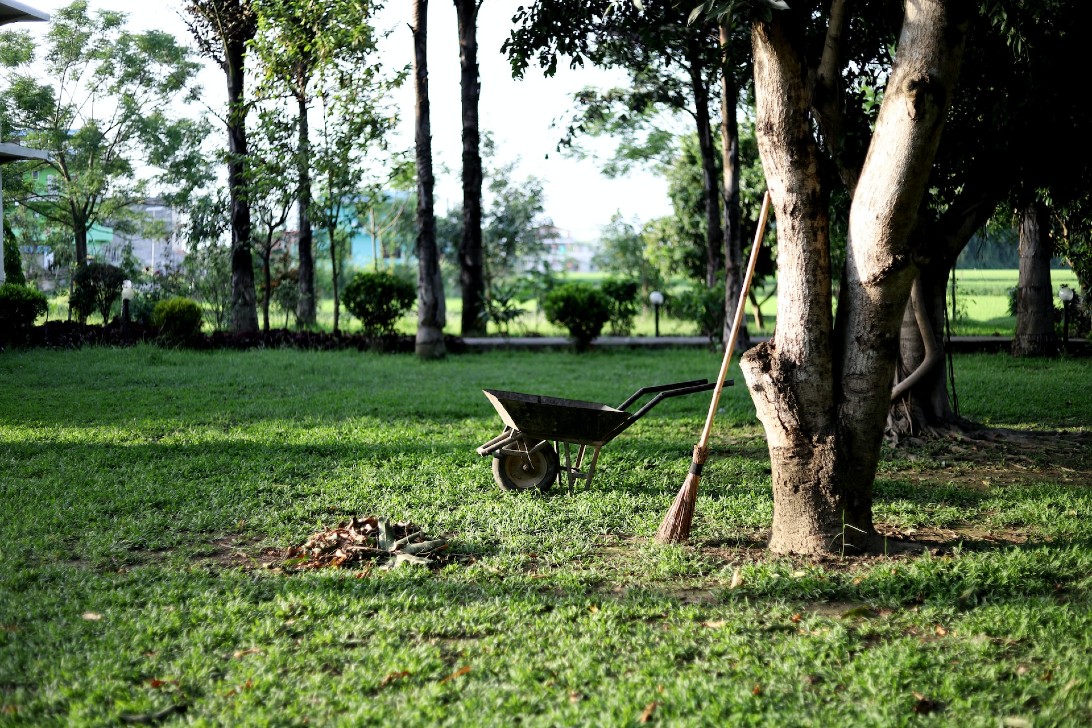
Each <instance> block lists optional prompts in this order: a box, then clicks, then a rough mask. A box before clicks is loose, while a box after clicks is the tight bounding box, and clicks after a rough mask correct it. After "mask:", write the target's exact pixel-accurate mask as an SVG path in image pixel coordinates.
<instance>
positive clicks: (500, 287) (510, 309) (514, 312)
mask: <svg viewBox="0 0 1092 728" xmlns="http://www.w3.org/2000/svg"><path fill="white" fill-rule="evenodd" d="M519 298H520V293H519V290H518V287H517V286H515V285H505V284H503V283H493V284H492V285H491V286H489V290H488V291H487V292H486V296H485V310H483V311H482V319H483V320H484V321H485V323H487V324H489V323H492V324H493V325H495V326H496V327H497V330H498V331H499V332H500V333H501V334H502V335H504V336H508V329H509V327H510V326H511V325H512V322H513V321H515V320H516V319H518V318H520V317H522V316H523V315H524V314H526V313H527V309H525V308H523V307H521V306H520V305H519Z"/></svg>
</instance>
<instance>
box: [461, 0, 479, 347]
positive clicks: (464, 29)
mask: <svg viewBox="0 0 1092 728" xmlns="http://www.w3.org/2000/svg"><path fill="white" fill-rule="evenodd" d="M478 2H479V0H455V12H456V14H457V15H458V19H459V63H460V66H461V69H462V110H463V236H462V239H461V240H460V242H459V280H460V282H461V283H462V289H463V315H462V334H463V336H477V335H481V334H484V333H485V322H484V320H483V318H482V313H483V312H484V310H485V274H484V270H483V261H482V156H481V134H480V130H479V128H478V98H479V96H480V95H481V81H480V79H479V77H478V37H477V29H478Z"/></svg>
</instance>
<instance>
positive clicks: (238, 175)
mask: <svg viewBox="0 0 1092 728" xmlns="http://www.w3.org/2000/svg"><path fill="white" fill-rule="evenodd" d="M225 45H226V47H225V48H224V51H225V53H224V56H225V58H224V60H225V67H226V72H227V85H228V115H227V131H228V190H229V192H230V194H231V330H232V331H233V332H234V333H237V334H251V333H254V332H256V331H257V330H258V310H257V301H256V298H257V296H256V293H255V290H254V256H253V253H252V247H251V240H250V235H251V224H250V199H249V195H248V193H247V180H246V164H247V153H248V149H247V139H246V115H247V105H246V99H245V97H244V87H243V84H244V82H245V78H246V73H245V71H244V68H245V66H244V64H245V58H246V40H244V39H242V38H238V37H232V38H231V39H230V40H229V41H228V42H227V43H226V44H225Z"/></svg>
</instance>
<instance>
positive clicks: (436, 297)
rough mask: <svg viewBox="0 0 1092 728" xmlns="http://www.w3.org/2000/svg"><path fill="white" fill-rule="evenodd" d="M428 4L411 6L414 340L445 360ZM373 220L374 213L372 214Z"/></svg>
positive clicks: (425, 354) (417, 1) (425, 352)
mask: <svg viewBox="0 0 1092 728" xmlns="http://www.w3.org/2000/svg"><path fill="white" fill-rule="evenodd" d="M427 50H428V0H414V3H413V80H414V91H415V92H416V99H417V104H416V107H415V109H414V110H415V121H416V126H415V141H416V149H417V340H416V344H415V346H414V349H415V351H416V352H417V356H419V357H420V358H422V359H438V358H440V357H442V356H444V354H445V353H446V352H445V349H444V321H445V319H446V318H447V312H446V311H445V302H444V279H443V276H442V275H441V274H440V255H439V252H438V250H437V248H436V215H435V212H434V208H435V205H434V202H433V187H434V185H435V178H434V177H433V173H432V121H431V117H430V111H429V98H428V54H427ZM373 219H374V213H373Z"/></svg>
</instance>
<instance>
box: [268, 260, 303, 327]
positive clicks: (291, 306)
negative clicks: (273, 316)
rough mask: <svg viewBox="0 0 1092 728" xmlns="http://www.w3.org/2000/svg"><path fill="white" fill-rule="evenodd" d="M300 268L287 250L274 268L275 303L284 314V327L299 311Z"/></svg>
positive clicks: (272, 285)
mask: <svg viewBox="0 0 1092 728" xmlns="http://www.w3.org/2000/svg"><path fill="white" fill-rule="evenodd" d="M299 275H300V270H299V268H298V267H296V266H295V261H294V260H293V259H292V255H291V253H289V252H288V251H287V250H286V251H284V254H283V255H281V256H279V257H278V258H277V259H276V261H275V263H274V268H273V276H272V284H271V286H270V288H271V289H272V297H273V304H274V305H275V306H276V307H277V308H278V309H279V310H280V312H281V313H283V314H284V327H285V328H288V319H289V317H290V316H294V315H296V313H297V310H298V307H299V302H300V287H299Z"/></svg>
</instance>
